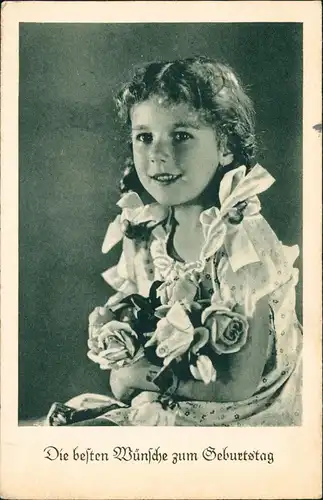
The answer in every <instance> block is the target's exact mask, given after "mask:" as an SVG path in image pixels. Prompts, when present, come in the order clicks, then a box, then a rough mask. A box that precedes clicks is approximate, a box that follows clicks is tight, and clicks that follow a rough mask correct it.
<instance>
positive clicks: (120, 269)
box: [68, 165, 302, 426]
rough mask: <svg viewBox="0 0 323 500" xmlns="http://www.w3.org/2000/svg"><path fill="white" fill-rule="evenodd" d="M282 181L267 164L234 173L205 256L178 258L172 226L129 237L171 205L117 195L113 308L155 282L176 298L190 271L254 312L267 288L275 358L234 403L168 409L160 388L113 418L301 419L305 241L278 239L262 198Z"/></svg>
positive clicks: (210, 219) (262, 422)
mask: <svg viewBox="0 0 323 500" xmlns="http://www.w3.org/2000/svg"><path fill="white" fill-rule="evenodd" d="M273 182H274V179H273V178H272V177H271V176H270V175H269V173H268V172H267V171H266V170H265V169H263V168H262V167H261V166H260V165H256V166H255V167H254V168H253V169H252V170H251V171H250V173H249V174H246V169H245V167H239V168H237V169H235V170H233V171H231V172H229V173H227V174H226V175H225V176H224V178H223V180H222V182H221V185H220V192H219V198H220V207H221V208H220V209H217V208H215V207H212V208H211V209H208V210H206V211H204V212H202V214H201V219H200V220H201V223H202V227H203V231H204V237H205V243H204V245H203V248H202V249H201V255H200V258H199V260H198V261H196V262H190V263H184V262H179V261H178V260H175V259H174V258H173V257H171V256H170V255H169V254H168V252H167V238H168V235H169V230H168V228H167V224H166V225H165V224H164V225H161V224H159V225H157V226H156V227H155V229H153V230H152V231H151V233H150V236H149V238H143V239H141V240H140V241H138V240H133V239H132V240H130V239H128V238H126V237H125V236H124V235H123V233H122V231H121V228H122V222H123V220H124V219H127V220H130V221H131V222H134V223H138V222H144V221H148V222H149V221H151V222H152V223H153V225H156V222H157V223H158V221H162V220H165V218H166V217H167V213H168V211H167V212H165V210H166V209H165V208H163V207H161V206H159V205H157V203H154V204H152V205H148V206H147V205H146V206H144V205H143V204H142V202H141V200H140V199H139V197H138V195H136V194H135V193H129V194H126V195H124V196H123V197H122V199H121V201H120V202H119V203H118V204H119V206H120V207H121V208H122V213H121V216H118V217H117V219H116V220H115V221H114V222H113V223H112V224H110V226H109V228H108V231H107V235H106V238H105V240H104V244H103V251H104V252H107V251H109V250H110V248H112V247H113V246H114V245H115V244H116V243H117V242H118V241H120V239H122V240H123V252H122V255H121V258H120V261H119V263H118V264H117V265H116V266H115V267H113V268H110V269H108V270H107V271H105V272H104V273H103V278H104V279H105V280H106V281H107V283H109V285H111V286H112V287H113V288H114V289H115V290H116V294H115V295H113V296H112V297H111V298H110V299H109V301H108V304H109V305H111V306H114V305H115V304H117V303H118V302H120V301H121V300H122V299H123V298H124V297H125V296H127V295H129V294H131V293H139V294H141V295H144V296H146V295H147V293H148V291H149V288H150V286H151V284H152V283H153V282H154V281H155V280H161V281H163V282H164V285H163V286H164V291H165V297H164V300H165V301H167V300H168V299H169V298H170V297H171V293H172V284H173V282H174V280H176V279H178V278H179V277H181V276H184V275H187V274H189V275H190V276H193V277H194V279H195V280H196V279H197V280H198V283H199V287H200V290H201V291H202V292H201V293H202V295H203V297H205V298H211V300H213V301H214V300H217V299H219V300H223V299H224V298H225V299H226V300H227V299H228V298H229V299H232V300H233V301H234V302H235V303H238V304H242V305H244V307H245V310H246V311H247V315H248V316H252V314H253V311H254V308H255V305H256V303H257V302H258V300H259V299H261V298H262V297H264V296H268V297H269V304H270V310H271V314H270V331H269V332H268V333H269V344H268V351H267V362H266V365H265V368H264V372H263V375H262V378H261V380H260V382H259V385H258V388H257V390H256V392H255V393H254V395H253V396H252V397H250V398H248V399H246V400H243V401H238V402H232V403H216V402H201V401H181V402H178V403H177V405H176V406H175V408H173V409H167V410H164V409H163V408H162V407H161V405H160V404H159V403H158V402H157V394H155V393H151V392H147V391H143V392H142V393H141V394H140V395H139V396H137V397H136V398H134V400H133V401H132V403H131V406H125V405H120V408H119V409H114V410H112V411H110V412H107V414H106V418H108V419H109V420H112V421H114V422H116V423H117V424H118V425H179V426H291V425H301V406H302V405H301V403H302V401H301V382H302V368H301V351H302V330H301V327H300V324H299V322H298V320H297V317H296V313H295V286H296V284H297V282H298V271H297V270H296V269H295V268H294V267H293V264H294V261H295V259H296V258H297V256H298V247H297V246H294V247H286V246H284V245H283V244H282V243H281V242H280V241H279V240H278V239H277V237H276V235H275V233H274V232H273V230H272V229H271V227H270V226H269V224H268V223H267V222H266V220H265V219H264V218H263V216H262V215H261V214H260V203H259V200H258V198H257V196H256V195H257V194H259V193H260V192H262V191H264V190H265V189H267V188H268V187H269V186H270V185H271V184H272V183H273ZM241 202H247V203H244V205H243V217H242V218H241V220H240V221H238V222H239V223H232V216H233V217H236V216H237V215H238V216H239V213H238V212H237V211H236V207H237V204H239V203H241ZM240 213H241V212H240ZM230 217H231V219H230ZM230 221H231V222H230ZM236 222H237V221H236ZM203 297H202V298H203ZM110 400H111V399H110V398H106V397H104V396H99V399H98V400H97V399H96V396H95V395H82V396H78V397H77V398H74V399H73V400H71V401H69V402H68V404H70V405H71V406H74V407H80V408H82V407H86V406H87V405H90V406H91V405H95V404H96V402H97V403H99V402H100V404H101V402H102V401H104V402H105V403H106V402H108V401H110ZM112 401H113V400H111V402H112ZM113 402H114V401H113Z"/></svg>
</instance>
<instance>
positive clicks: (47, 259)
mask: <svg viewBox="0 0 323 500" xmlns="http://www.w3.org/2000/svg"><path fill="white" fill-rule="evenodd" d="M193 55H206V56H210V57H214V58H218V59H220V60H221V61H223V62H227V63H228V64H229V65H231V66H232V67H233V68H234V69H235V70H236V72H237V73H238V74H239V75H240V77H241V79H242V81H243V82H244V84H245V85H246V87H247V89H248V91H249V95H250V96H251V98H252V99H253V100H254V103H255V107H256V112H257V134H258V138H259V148H260V150H259V154H258V158H257V159H258V162H259V163H261V164H262V165H263V166H264V167H265V168H266V169H268V170H269V172H270V173H271V174H272V175H273V176H274V177H275V178H276V181H277V182H276V183H275V184H274V185H273V186H272V187H271V188H270V189H269V190H268V191H267V192H266V193H264V194H263V195H261V201H262V206H263V209H262V212H263V214H264V216H265V217H266V218H267V220H268V221H269V223H270V224H271V226H272V227H273V229H274V230H275V232H276V233H277V235H278V237H279V238H280V239H281V240H282V241H283V242H284V243H285V244H287V245H293V244H299V245H300V246H301V229H302V220H301V208H302V207H301V191H302V189H301V188H302V181H301V179H302V30H301V25H300V24H292V23H288V24H279V23H272V24H270V23H266V24H261V23H259V24H258V23H256V24H255V23H235V24H231V23H226V24H216V23H215V24H214V23H209V24H193V23H192V24H155V23H154V24H47V23H46V24H32V23H30V24H29V23H28V24H26V23H25V24H21V25H20V95H19V102H20V124H19V127H20V150H19V155H20V164H19V173H20V186H19V193H20V243H19V261H20V268H19V273H20V286H19V324H20V328H19V330H20V331H19V416H20V418H29V417H33V416H40V415H43V414H45V413H46V412H47V410H48V409H49V406H50V405H51V403H52V402H54V401H61V402H64V401H66V400H67V399H69V398H70V397H72V396H75V395H77V394H80V393H82V392H88V391H91V392H105V391H107V389H108V373H107V372H105V371H101V370H100V369H99V368H98V367H97V365H94V364H93V363H92V362H91V361H90V360H88V359H87V357H86V351H87V346H86V341H87V318H88V315H89V313H90V312H91V311H92V309H93V308H94V307H95V306H97V305H102V304H104V303H105V302H106V300H107V297H108V295H109V293H111V290H109V287H108V286H107V285H106V284H105V282H104V281H103V279H102V277H101V275H100V274H101V272H103V271H104V270H105V269H106V268H108V267H110V266H111V265H112V264H114V263H115V261H116V259H117V257H118V255H117V252H112V255H110V254H109V255H108V256H107V255H103V254H101V245H102V241H103V238H104V235H105V231H106V228H107V226H108V223H109V222H110V221H111V220H112V219H113V218H114V217H115V215H116V214H117V213H118V210H117V207H116V206H115V204H116V202H117V200H118V197H119V193H118V180H119V178H120V175H121V170H122V167H123V163H124V159H125V157H126V155H127V153H128V151H127V148H126V142H127V136H126V134H125V133H124V131H122V129H121V127H120V125H119V123H118V120H117V118H116V114H115V109H114V104H113V95H114V94H115V93H116V92H117V91H118V89H119V86H120V84H122V83H123V82H124V81H125V80H127V79H128V77H129V74H130V73H131V70H132V69H133V68H134V67H135V66H137V65H138V64H140V63H142V62H148V61H153V60H156V59H175V58H183V57H190V56H193ZM307 168H310V165H308V166H307ZM301 264H302V263H301V258H299V259H298V260H297V266H298V267H299V268H300V269H301ZM297 293H298V297H297V311H298V315H299V318H300V319H301V283H300V284H299V286H298V291H297Z"/></svg>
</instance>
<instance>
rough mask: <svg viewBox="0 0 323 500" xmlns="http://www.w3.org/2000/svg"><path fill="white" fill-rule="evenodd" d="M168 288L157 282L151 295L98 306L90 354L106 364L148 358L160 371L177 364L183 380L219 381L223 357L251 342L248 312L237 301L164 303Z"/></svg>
mask: <svg viewBox="0 0 323 500" xmlns="http://www.w3.org/2000/svg"><path fill="white" fill-rule="evenodd" d="M163 287H164V284H163V283H162V282H154V283H153V285H152V286H151V289H150V293H149V296H148V297H143V296H141V295H139V294H132V295H129V296H128V297H126V298H125V299H123V301H122V303H121V304H119V305H118V306H117V307H116V308H114V309H113V310H111V309H110V308H108V307H97V308H95V309H94V311H93V312H92V313H91V315H90V317H89V340H88V347H89V349H90V350H89V352H88V357H89V358H90V359H91V360H92V361H94V362H96V363H98V364H99V365H100V367H101V369H118V368H121V367H123V366H126V365H129V364H131V363H134V362H136V361H138V360H139V359H140V358H141V357H146V358H147V359H148V360H149V361H150V362H151V363H153V364H155V365H157V366H160V373H164V372H165V371H167V370H168V369H171V370H173V371H174V372H175V373H176V375H177V377H178V378H179V379H183V380H185V379H189V378H190V377H193V378H194V379H196V380H201V381H203V382H204V383H205V384H208V383H210V382H211V381H215V380H216V360H217V359H218V356H221V355H225V354H232V353H236V352H238V351H239V350H240V349H241V347H243V345H244V344H245V343H246V341H247V337H248V321H247V319H246V317H245V316H244V315H242V314H240V313H238V312H237V311H236V307H235V305H234V304H228V303H223V302H219V303H216V302H214V301H210V300H198V299H196V297H194V299H191V298H189V299H187V295H186V298H185V296H183V297H182V298H181V299H179V300H175V301H170V302H169V303H168V304H162V303H161V300H160V296H161V294H160V290H163ZM191 297H192V295H191ZM157 377H158V375H157ZM157 377H156V378H157Z"/></svg>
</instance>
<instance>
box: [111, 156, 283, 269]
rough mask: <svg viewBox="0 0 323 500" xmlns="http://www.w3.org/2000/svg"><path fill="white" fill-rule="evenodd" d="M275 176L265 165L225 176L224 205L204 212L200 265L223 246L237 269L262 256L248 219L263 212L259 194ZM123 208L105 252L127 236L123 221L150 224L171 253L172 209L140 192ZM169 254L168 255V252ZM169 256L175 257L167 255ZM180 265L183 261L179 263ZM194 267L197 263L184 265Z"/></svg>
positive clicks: (122, 202) (221, 190)
mask: <svg viewBox="0 0 323 500" xmlns="http://www.w3.org/2000/svg"><path fill="white" fill-rule="evenodd" d="M274 181H275V179H274V178H273V177H272V176H271V175H270V174H269V173H268V172H267V170H265V169H264V168H263V167H262V166H261V165H259V164H257V165H255V166H254V167H253V168H252V169H251V170H250V171H249V172H248V173H247V169H246V167H245V166H240V167H238V168H236V169H234V170H231V171H230V172H228V173H227V174H225V175H224V177H223V179H222V181H221V183H220V187H219V200H220V208H216V207H214V206H213V207H211V208H208V209H207V210H204V211H203V212H201V214H200V222H201V224H202V229H203V235H204V244H203V246H202V249H201V253H200V256H199V259H198V261H197V262H196V266H197V267H199V268H201V265H202V266H203V264H205V262H206V261H207V260H208V259H209V258H211V257H212V256H213V255H214V254H215V253H216V251H217V250H219V248H220V247H221V246H222V245H225V248H226V253H227V255H228V258H229V260H230V264H231V267H232V269H233V270H234V271H236V270H237V269H239V268H240V267H242V266H244V265H247V264H249V263H252V262H258V261H259V257H258V255H257V253H256V251H255V249H254V247H253V245H252V243H251V241H250V239H249V237H248V234H247V232H246V230H245V227H244V221H245V220H246V219H248V218H250V217H254V216H256V215H258V214H259V212H260V209H261V205H260V201H259V199H258V197H257V195H258V194H260V193H262V192H264V191H266V190H267V189H268V188H269V187H270V186H271V185H272V184H273V182H274ZM117 205H118V206H119V207H120V208H121V209H122V212H121V214H120V215H118V216H117V218H116V219H115V221H114V222H112V223H111V224H110V226H109V227H108V231H107V233H106V236H105V238H104V242H103V246H102V251H103V252H104V253H107V252H108V251H109V250H110V249H111V248H112V247H113V246H114V245H115V244H116V243H118V241H120V240H121V239H122V238H123V236H124V231H123V224H124V221H125V220H127V221H129V222H130V223H131V224H135V225H137V224H146V225H147V228H149V229H151V231H152V234H153V236H154V237H155V238H156V239H157V240H158V241H160V242H161V243H162V244H163V247H164V251H165V253H166V254H167V249H166V241H167V237H168V231H167V230H166V229H165V227H164V225H163V224H162V223H163V222H164V221H166V220H167V218H168V217H169V208H168V207H164V206H162V205H159V204H158V203H152V204H149V205H144V203H143V202H142V200H141V199H140V197H139V195H138V194H137V193H134V192H130V193H126V194H125V195H123V196H122V197H121V199H120V200H119V201H118V203H117ZM165 257H166V255H165ZM167 257H168V259H171V260H174V259H172V258H171V257H170V256H169V255H168V254H167ZM177 264H179V265H180V264H182V263H180V262H178V263H177ZM182 265H184V266H185V267H186V266H187V265H189V267H191V266H192V265H193V263H187V264H184V263H183V264H182Z"/></svg>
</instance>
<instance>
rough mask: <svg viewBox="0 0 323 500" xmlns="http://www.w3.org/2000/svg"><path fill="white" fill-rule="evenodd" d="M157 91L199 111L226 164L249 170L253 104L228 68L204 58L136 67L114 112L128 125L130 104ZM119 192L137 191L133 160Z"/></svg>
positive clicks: (252, 151) (168, 99)
mask: <svg viewBox="0 0 323 500" xmlns="http://www.w3.org/2000/svg"><path fill="white" fill-rule="evenodd" d="M155 95H158V96H160V97H161V98H163V99H164V100H165V102H170V103H179V102H185V103H187V104H189V105H190V106H191V107H192V108H193V109H195V110H196V111H198V113H199V115H200V117H201V120H203V121H204V122H205V123H207V124H208V125H211V126H212V127H213V128H214V129H215V131H216V133H217V136H218V137H219V140H220V141H221V140H223V139H224V138H225V140H226V144H227V147H228V148H229V150H230V151H231V152H232V153H233V156H234V160H233V163H232V164H231V165H230V166H229V168H234V167H236V166H238V165H246V167H247V168H248V169H250V168H252V166H253V163H252V160H253V158H254V156H255V151H256V139H255V121H254V107H253V103H252V101H251V100H250V98H249V97H248V96H247V94H246V93H245V91H244V88H243V86H242V84H241V82H240V80H239V78H238V76H237V75H236V74H235V73H234V72H233V70H232V69H231V68H230V67H229V66H227V65H225V64H222V63H220V62H217V61H215V60H212V59H209V58H207V57H192V58H188V59H182V60H175V61H168V62H153V63H150V64H147V65H145V66H144V67H141V68H139V69H138V70H137V71H136V72H135V74H134V76H133V78H132V80H131V81H130V82H129V83H127V84H125V85H124V86H123V88H122V89H121V91H120V92H119V94H118V95H117V97H116V104H117V109H118V115H119V117H120V118H121V120H122V121H123V123H124V124H126V125H130V124H131V116H130V112H131V109H132V107H133V106H134V105H135V104H138V103H140V102H143V101H145V100H147V99H149V97H151V96H155ZM120 187H121V191H122V192H125V191H127V190H130V189H131V190H134V191H137V192H138V191H141V190H142V189H143V188H142V186H141V185H140V182H139V179H138V178H137V175H136V172H135V169H134V165H133V160H132V158H129V160H128V162H127V164H126V168H125V171H124V175H123V178H122V180H121V183H120Z"/></svg>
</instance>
